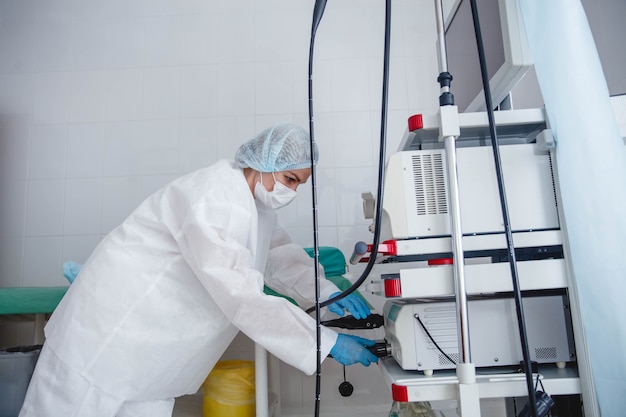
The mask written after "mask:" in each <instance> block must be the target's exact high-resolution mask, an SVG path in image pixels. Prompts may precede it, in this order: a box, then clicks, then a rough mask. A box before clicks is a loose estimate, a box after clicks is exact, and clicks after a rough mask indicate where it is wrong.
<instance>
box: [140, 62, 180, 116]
mask: <svg viewBox="0 0 626 417" xmlns="http://www.w3.org/2000/svg"><path fill="white" fill-rule="evenodd" d="M179 97H180V68H179V67H162V68H146V69H145V71H144V87H143V117H144V119H167V118H171V117H176V116H177V115H178V103H179Z"/></svg>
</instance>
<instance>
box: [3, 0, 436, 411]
mask: <svg viewBox="0 0 626 417" xmlns="http://www.w3.org/2000/svg"><path fill="white" fill-rule="evenodd" d="M313 3H314V2H313V0H305V1H303V0H300V1H294V0H263V1H261V0H258V1H255V0H222V1H216V0H115V1H113V0H107V1H99V0H2V1H0V150H1V153H0V201H1V202H2V203H1V204H2V211H1V214H0V287H21V286H59V285H67V282H66V281H65V279H64V278H63V276H62V270H61V267H62V264H63V262H64V261H67V260H74V261H77V262H82V261H84V260H85V259H86V258H87V256H88V255H89V254H90V252H91V251H92V250H93V248H94V247H95V245H96V244H97V243H98V242H99V241H100V239H101V238H102V237H103V236H104V235H105V234H106V233H108V232H109V231H110V230H111V229H112V228H113V227H115V226H116V225H117V224H119V223H120V222H122V221H123V220H124V218H125V217H126V216H127V215H128V214H129V213H130V211H131V210H132V209H133V208H134V207H135V206H136V205H138V204H139V202H140V201H141V200H142V199H144V198H145V197H146V196H148V195H149V194H150V193H152V192H153V191H155V190H156V189H157V188H159V187H160V186H162V185H163V184H165V183H167V182H168V181H170V180H171V179H173V178H175V177H177V176H179V175H181V174H184V173H187V172H189V171H191V170H194V169H196V168H200V167H203V166H206V165H209V164H211V163H213V162H215V161H216V160H218V159H220V158H232V156H233V155H234V152H235V150H236V148H237V147H238V145H239V144H240V143H242V142H244V141H245V140H247V139H248V138H250V137H251V136H252V135H254V134H255V133H256V132H258V131H260V130H262V129H264V128H265V127H267V126H268V125H270V124H272V123H274V122H277V121H291V122H296V123H298V124H300V125H302V126H303V127H307V128H308V113H307V111H308V107H307V106H308V101H307V100H308V96H307V82H308V74H307V65H308V50H309V34H310V27H311V14H312V10H313ZM384 5H385V2H384V1H380V0H341V1H330V2H328V6H327V8H326V12H325V15H324V19H323V20H322V23H321V25H320V27H319V31H318V35H317V40H316V50H315V70H314V89H315V90H314V105H315V110H316V113H315V121H316V124H315V128H316V140H317V142H318V145H319V148H320V154H321V157H320V164H319V168H318V170H317V184H318V190H317V195H318V200H319V225H320V244H321V245H332V246H337V247H339V248H340V249H342V250H343V251H344V253H346V255H347V256H349V254H350V251H351V250H352V247H353V245H354V243H355V242H356V241H358V240H371V236H370V234H369V232H368V231H367V225H368V222H367V221H365V220H364V219H363V215H362V210H361V200H360V194H361V192H363V191H375V190H376V183H375V180H376V173H377V169H378V165H377V158H378V156H377V153H378V142H379V132H380V127H379V126H380V108H381V92H382V71H383V66H382V65H383V63H382V54H383V35H384V32H383V29H384V17H385V16H384ZM393 6H394V10H393V29H392V51H391V70H390V74H391V84H390V95H389V120H388V138H389V142H390V144H389V146H388V152H393V151H395V149H396V147H397V144H398V142H399V141H400V138H401V136H402V133H403V132H404V130H405V126H406V120H407V117H408V116H410V115H412V114H415V113H419V112H425V113H431V112H434V111H435V110H436V106H437V96H438V86H437V83H436V78H437V75H438V74H437V73H438V69H437V62H436V54H435V35H434V32H435V31H434V6H433V2H432V1H431V0H419V1H413V0H411V1H409V0H400V1H398V0H394V2H393ZM302 188H303V189H302V191H301V192H300V195H299V197H298V200H297V202H296V203H294V204H292V205H291V206H289V207H288V208H286V209H284V210H283V211H282V212H281V214H280V215H281V219H282V222H283V224H284V225H285V226H286V227H287V228H288V229H289V231H290V232H291V234H292V236H293V238H294V240H296V241H297V242H298V243H300V244H302V245H304V246H310V245H312V230H311V229H312V226H311V225H312V221H311V208H310V201H311V196H310V187H309V188H307V187H302ZM29 330H30V328H29V326H27V325H22V326H17V327H16V326H0V346H2V345H5V346H6V345H10V344H13V343H28V341H29V340H30V339H29V337H30V332H29ZM375 337H382V335H378V336H375ZM250 353H251V349H250V344H249V341H247V340H246V339H245V338H238V339H237V341H236V343H235V344H234V345H233V346H232V347H231V349H230V350H229V352H228V355H230V356H233V357H235V356H249V355H250ZM331 362H333V361H326V364H325V365H324V374H323V375H324V376H323V378H324V393H323V399H324V400H323V406H324V407H326V408H325V409H327V410H336V409H341V408H342V407H343V406H344V404H345V405H348V404H349V405H351V406H353V407H354V406H356V405H357V404H358V405H360V406H362V407H367V408H371V407H372V406H374V405H377V406H379V407H383V408H386V409H388V406H387V405H388V404H389V403H390V395H389V392H388V387H387V384H386V383H385V382H384V381H382V377H381V374H380V371H379V370H378V369H376V367H372V368H369V369H365V368H363V367H360V366H359V367H351V368H349V369H348V378H349V380H350V381H351V382H352V383H353V384H354V386H355V394H354V395H353V396H352V397H350V398H348V399H346V400H344V399H343V398H342V397H340V396H339V395H338V394H337V386H338V385H339V383H340V382H341V381H342V377H343V375H342V369H341V367H340V366H338V365H337V364H336V363H331ZM281 373H282V378H283V390H284V392H283V397H284V398H283V407H285V408H290V409H292V410H295V411H294V412H296V411H297V410H299V409H303V410H311V409H312V404H313V399H314V386H315V384H314V379H313V378H303V377H302V375H301V374H300V373H299V372H297V371H295V370H293V369H291V368H288V367H284V368H283V370H282V371H281ZM307 413H308V411H307ZM339 414H341V412H340V413H339Z"/></svg>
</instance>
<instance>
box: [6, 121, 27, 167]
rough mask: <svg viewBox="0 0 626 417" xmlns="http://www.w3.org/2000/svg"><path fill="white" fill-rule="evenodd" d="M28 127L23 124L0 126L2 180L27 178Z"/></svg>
mask: <svg viewBox="0 0 626 417" xmlns="http://www.w3.org/2000/svg"><path fill="white" fill-rule="evenodd" d="M29 150H30V126H29V125H25V124H23V123H7V124H4V125H2V124H0V176H1V177H2V178H4V179H26V178H27V177H28V157H29V156H28V153H29Z"/></svg>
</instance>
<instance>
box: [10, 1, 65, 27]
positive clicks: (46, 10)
mask: <svg viewBox="0 0 626 417" xmlns="http://www.w3.org/2000/svg"><path fill="white" fill-rule="evenodd" d="M8 1H11V0H8ZM35 2H36V12H35V19H36V20H37V21H38V22H68V21H69V22H71V21H72V19H73V18H74V13H73V6H74V5H73V2H74V0H45V1H40V0H35Z"/></svg>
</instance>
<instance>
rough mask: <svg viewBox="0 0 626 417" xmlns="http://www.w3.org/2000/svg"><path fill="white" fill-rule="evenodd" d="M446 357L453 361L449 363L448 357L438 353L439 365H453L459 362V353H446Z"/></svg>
mask: <svg viewBox="0 0 626 417" xmlns="http://www.w3.org/2000/svg"><path fill="white" fill-rule="evenodd" d="M447 355H448V357H449V358H450V359H452V360H453V361H454V362H453V363H450V361H449V360H448V358H446V357H445V356H444V355H442V354H439V365H455V364H457V363H459V354H458V353H447Z"/></svg>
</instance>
